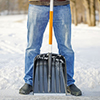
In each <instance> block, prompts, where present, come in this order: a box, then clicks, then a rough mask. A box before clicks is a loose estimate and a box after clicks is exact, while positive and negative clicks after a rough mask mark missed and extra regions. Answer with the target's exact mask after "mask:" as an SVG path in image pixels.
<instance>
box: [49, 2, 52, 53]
mask: <svg viewBox="0 0 100 100" xmlns="http://www.w3.org/2000/svg"><path fill="white" fill-rule="evenodd" d="M49 14H50V15H49V53H51V52H52V33H53V0H50V12H49Z"/></svg>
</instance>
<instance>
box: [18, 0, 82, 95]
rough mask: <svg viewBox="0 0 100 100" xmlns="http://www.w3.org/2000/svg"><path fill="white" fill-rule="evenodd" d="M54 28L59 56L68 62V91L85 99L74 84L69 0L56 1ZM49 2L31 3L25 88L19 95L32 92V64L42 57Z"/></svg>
mask: <svg viewBox="0 0 100 100" xmlns="http://www.w3.org/2000/svg"><path fill="white" fill-rule="evenodd" d="M53 10H54V14H53V28H54V34H55V37H56V40H57V44H58V50H59V54H61V55H63V56H64V57H65V59H66V65H67V85H68V86H67V91H68V92H69V93H71V94H72V95H75V96H80V95H82V92H81V90H80V89H79V88H78V87H77V86H76V85H75V84H74V82H75V80H74V79H73V76H74V51H73V49H72V46H71V10H70V0H54V8H53ZM49 11H50V0H29V9H28V20H27V29H28V31H27V48H26V52H25V77H24V81H25V84H24V85H23V86H22V87H21V88H20V89H19V93H20V94H29V93H30V92H31V91H32V83H33V82H32V75H33V61H34V58H35V56H37V55H38V54H40V48H41V45H42V39H43V33H44V31H45V29H46V26H47V24H48V21H49Z"/></svg>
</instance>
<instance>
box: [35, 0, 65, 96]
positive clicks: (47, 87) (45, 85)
mask: <svg viewBox="0 0 100 100" xmlns="http://www.w3.org/2000/svg"><path fill="white" fill-rule="evenodd" d="M52 29H53V0H50V18H49V52H48V53H46V54H40V55H37V56H36V57H35V59H34V66H33V95H34V93H65V94H66V95H67V72H66V60H65V58H64V57H63V56H62V55H59V54H54V53H52V31H53V30H52Z"/></svg>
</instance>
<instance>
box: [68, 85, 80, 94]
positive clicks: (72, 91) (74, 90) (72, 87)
mask: <svg viewBox="0 0 100 100" xmlns="http://www.w3.org/2000/svg"><path fill="white" fill-rule="evenodd" d="M67 92H68V93H70V94H72V95H74V96H81V95H82V92H81V90H80V89H79V88H77V87H76V85H75V84H72V85H70V86H68V87H67Z"/></svg>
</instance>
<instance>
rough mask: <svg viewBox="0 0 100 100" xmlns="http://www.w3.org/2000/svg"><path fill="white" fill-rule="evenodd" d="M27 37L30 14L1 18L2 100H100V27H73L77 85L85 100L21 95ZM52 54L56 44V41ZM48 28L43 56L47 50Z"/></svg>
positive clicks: (0, 74) (80, 99)
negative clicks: (19, 91)
mask: <svg viewBox="0 0 100 100" xmlns="http://www.w3.org/2000/svg"><path fill="white" fill-rule="evenodd" d="M26 37H27V15H13V16H0V100H47V99H48V100H66V99H68V100H100V26H96V27H88V26H87V25H84V24H80V25H78V26H77V27H76V26H74V25H72V46H73V50H74V51H75V76H74V78H75V80H76V82H75V84H76V85H77V86H78V87H79V88H80V89H81V90H82V92H83V96H82V97H74V96H71V95H70V94H68V96H62V95H60V96H56V95H53V96H49V95H47V96H44V95H43V96H37V95H36V96H34V97H33V95H31V94H30V95H27V96H23V95H19V94H18V90H19V88H20V87H21V86H22V85H23V84H24V81H23V77H24V56H25V54H24V52H25V48H26V43H27V42H26ZM53 43H54V44H53V52H55V53H57V52H58V50H57V44H56V40H55V38H53ZM47 46H48V26H47V28H46V30H45V33H44V40H43V45H42V48H41V53H44V52H47V51H48V47H47Z"/></svg>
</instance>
